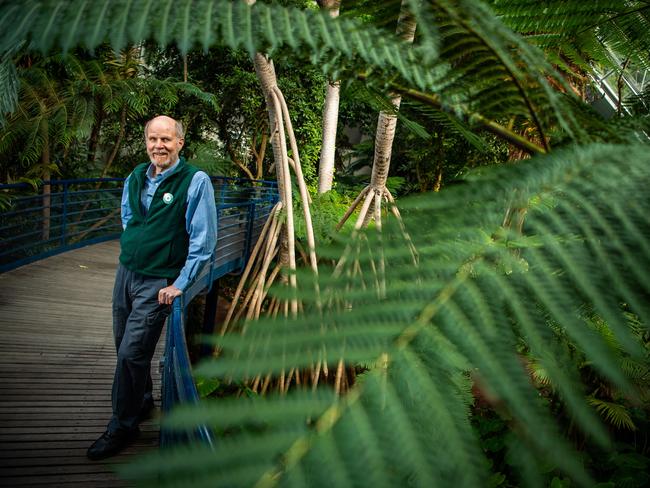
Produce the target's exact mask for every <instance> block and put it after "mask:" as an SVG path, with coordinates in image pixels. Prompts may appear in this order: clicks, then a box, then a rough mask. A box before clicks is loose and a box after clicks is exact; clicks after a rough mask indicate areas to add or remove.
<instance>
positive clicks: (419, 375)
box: [127, 145, 650, 486]
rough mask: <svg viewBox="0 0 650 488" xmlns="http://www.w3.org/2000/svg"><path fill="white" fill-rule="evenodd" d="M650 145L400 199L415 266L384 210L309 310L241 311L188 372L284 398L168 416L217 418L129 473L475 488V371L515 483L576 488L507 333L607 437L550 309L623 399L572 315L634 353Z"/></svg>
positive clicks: (558, 156)
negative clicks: (332, 379) (596, 324)
mask: <svg viewBox="0 0 650 488" xmlns="http://www.w3.org/2000/svg"><path fill="white" fill-rule="evenodd" d="M649 154H650V153H648V151H647V145H637V146H626V151H625V153H624V154H623V153H621V147H620V146H598V145H591V146H583V147H580V148H576V149H572V150H558V151H556V152H555V153H554V154H553V155H549V156H546V157H536V158H534V159H533V160H531V161H529V162H526V163H522V164H520V165H517V166H503V167H498V168H496V167H495V168H489V169H486V170H483V171H482V174H480V175H477V176H474V177H472V178H470V179H468V180H467V181H466V182H465V184H462V185H457V186H454V187H452V188H449V189H448V190H447V191H445V192H442V193H439V194H426V195H422V196H420V197H418V198H414V199H411V200H403V201H402V202H401V205H402V208H403V209H404V213H405V215H404V218H405V221H406V225H407V227H408V229H409V232H410V233H411V235H412V236H413V239H414V243H415V245H416V247H417V249H418V251H419V253H420V254H419V263H418V264H417V265H414V264H413V263H412V261H411V258H410V253H409V252H408V250H407V249H405V247H404V246H403V244H402V241H401V238H400V237H399V236H400V233H401V230H400V229H399V226H397V225H396V222H394V221H392V220H390V219H389V221H388V222H387V225H385V226H384V227H383V230H382V233H381V234H380V235H377V234H376V233H375V232H369V233H368V234H367V238H368V244H367V246H366V245H364V247H363V248H362V249H360V250H359V254H358V255H357V260H356V261H357V263H358V265H357V266H358V267H357V268H356V269H348V270H346V272H344V273H341V274H339V275H336V277H334V275H333V274H332V273H331V272H326V270H325V269H321V272H320V275H319V276H320V279H319V286H320V290H321V295H320V296H319V297H316V296H315V295H314V294H313V293H311V292H310V291H309V289H305V290H301V293H300V299H301V300H302V301H303V302H304V303H306V304H309V303H311V304H312V306H311V307H306V308H307V310H308V311H307V312H306V313H305V314H304V315H302V316H301V317H300V318H299V319H298V320H281V321H277V320H276V321H271V320H259V321H256V322H250V323H248V324H247V326H246V331H245V333H244V334H242V335H236V334H233V335H226V336H224V337H220V338H215V339H213V342H214V343H217V344H218V345H219V346H220V347H221V348H222V354H221V355H220V356H219V357H218V358H216V359H213V360H210V361H207V362H205V363H203V364H202V365H200V366H199V368H198V371H197V373H198V374H200V375H201V376H205V377H213V376H215V377H218V378H221V379H222V380H231V381H235V382H237V381H246V380H250V379H252V378H255V377H257V376H261V377H265V376H266V375H268V374H269V373H273V374H276V375H278V376H279V375H280V374H281V373H282V372H284V373H285V374H286V378H288V379H287V380H286V381H287V383H285V385H286V386H285V388H289V389H290V390H292V391H293V390H295V391H294V393H293V394H289V395H284V396H283V395H280V396H266V397H256V398H248V399H244V398H237V399H234V398H233V399H219V400H218V401H216V402H212V403H205V404H202V405H200V406H199V407H195V408H185V409H179V410H178V412H176V413H175V414H174V415H173V416H172V418H171V419H170V423H169V425H171V426H175V427H176V428H183V429H192V428H194V427H195V426H196V425H197V424H201V423H207V424H209V425H212V426H213V427H214V428H215V429H217V431H219V432H223V433H224V434H223V436H222V438H221V439H220V440H219V443H218V445H217V446H216V448H215V450H214V451H212V450H211V449H210V448H208V447H207V446H192V447H190V448H179V449H177V450H174V451H171V452H168V453H164V452H163V453H160V454H157V455H156V456H155V457H154V458H150V459H149V460H148V461H147V462H143V463H141V464H139V465H137V466H134V467H131V468H130V469H129V470H127V471H128V473H129V475H130V476H135V477H136V478H137V479H139V480H140V481H146V480H151V483H152V484H156V483H158V484H159V485H160V484H161V483H165V482H168V483H169V484H170V485H173V484H174V483H178V482H180V480H186V482H190V481H191V482H192V483H193V484H194V485H196V486H222V485H223V486H233V485H235V486H251V485H255V484H258V485H260V486H275V485H282V486H283V485H285V484H287V485H297V486H321V485H322V486H375V485H378V486H384V485H385V486H401V485H406V484H409V485H415V486H438V485H447V484H450V483H454V484H458V485H460V486H484V485H485V483H486V480H487V478H488V477H489V468H488V466H489V464H488V462H487V461H486V460H485V459H484V455H483V453H482V451H481V449H480V446H479V445H478V444H477V440H476V438H475V437H474V434H473V433H472V429H471V426H470V405H471V404H472V402H473V396H472V395H471V393H470V390H471V388H472V385H474V387H475V388H478V389H479V390H480V391H481V392H482V393H481V396H482V397H484V398H489V400H490V402H491V404H492V405H493V407H494V409H495V410H496V412H497V413H498V414H499V416H500V417H501V418H502V419H504V421H505V422H506V423H507V425H508V426H509V430H510V435H509V436H508V438H506V440H505V441H506V444H507V446H508V452H509V457H510V458H511V459H512V460H513V464H514V465H515V466H518V468H519V470H518V476H519V482H520V483H522V484H530V485H534V486H539V484H540V483H541V482H542V480H543V475H542V474H541V473H542V472H546V471H548V468H549V466H550V467H552V468H555V469H554V471H553V472H554V473H563V475H565V476H568V477H570V478H571V479H573V480H574V482H576V483H578V484H581V485H585V486H589V485H590V484H591V483H593V479H591V478H590V473H588V472H587V471H586V470H585V469H584V466H583V465H582V463H581V461H580V457H579V455H578V454H576V452H575V451H574V448H573V447H572V445H571V443H570V441H569V439H566V438H564V437H563V435H562V433H561V430H560V429H559V427H558V425H557V424H556V421H555V419H554V418H553V417H552V414H551V410H549V408H548V407H547V406H545V405H544V403H542V402H540V401H539V400H540V398H539V396H538V394H537V390H536V389H535V387H534V385H533V383H532V381H531V379H530V377H529V371H528V369H527V368H526V366H525V364H524V362H522V358H521V356H520V355H519V353H518V349H517V347H516V344H517V343H518V342H519V341H520V340H521V339H522V338H523V339H525V341H526V343H527V345H528V347H529V349H530V351H531V353H532V354H534V356H535V357H536V358H537V361H538V363H539V364H540V365H541V366H542V367H543V368H544V371H545V374H546V375H547V376H548V378H550V380H551V381H552V383H553V385H554V387H555V388H556V390H557V394H558V396H559V397H560V398H561V400H562V402H563V404H564V405H565V408H566V409H567V411H568V412H569V414H570V418H571V421H572V423H573V424H574V425H575V426H576V428H578V429H580V430H581V431H582V432H584V433H585V435H586V437H587V438H588V439H589V442H590V443H595V444H596V445H600V446H602V447H604V448H606V449H611V445H610V441H609V435H608V433H607V431H606V429H605V428H603V424H602V423H601V422H600V420H599V418H598V415H597V414H596V413H595V411H594V410H593V409H592V408H591V407H590V405H589V404H588V402H587V400H586V398H585V396H584V395H583V393H582V390H581V387H580V384H581V381H580V370H579V368H578V366H577V365H576V364H575V363H573V362H572V361H571V360H570V358H569V357H567V354H566V350H565V349H564V348H563V347H562V343H561V341H558V340H557V338H556V336H555V332H554V329H553V328H552V327H549V320H551V321H552V322H553V323H555V324H558V326H557V327H559V328H560V329H561V331H562V333H563V334H565V335H566V336H567V337H570V339H571V341H572V342H573V343H574V344H576V345H577V347H579V348H580V350H581V351H584V354H585V357H587V358H589V361H590V364H591V368H593V370H594V371H597V372H598V374H599V375H601V377H602V378H605V379H606V381H607V382H609V383H611V384H613V385H616V387H617V388H619V389H620V390H621V391H625V392H626V394H627V395H630V397H634V395H635V393H634V390H633V389H632V388H631V387H630V382H629V380H628V377H626V375H625V374H624V373H623V371H622V370H621V368H620V366H619V365H618V361H617V358H616V356H615V355H614V354H613V352H612V350H611V348H610V346H609V345H608V341H607V340H605V338H604V337H603V335H602V334H598V333H595V331H594V328H593V327H591V326H587V325H586V324H585V321H584V306H585V304H588V305H589V307H590V308H592V309H593V310H594V311H597V313H598V315H599V316H600V317H606V319H607V324H608V328H609V329H610V330H611V334H612V336H613V337H615V338H616V342H617V344H618V347H620V349H621V350H625V351H626V355H628V357H630V358H634V359H635V360H637V361H641V362H642V363H643V364H645V365H646V366H647V361H648V358H647V356H645V355H644V354H646V353H645V352H644V351H643V350H642V349H640V348H639V345H638V341H637V340H636V339H635V337H634V335H633V334H631V333H630V329H629V327H628V324H627V320H628V315H627V314H628V312H627V310H628V309H629V310H633V311H634V313H635V314H637V317H638V320H637V323H638V324H642V325H641V327H643V328H644V330H647V325H645V324H647V323H648V319H649V316H648V312H649V311H650V310H649V307H648V302H647V300H646V296H647V293H648V291H649V290H650V282H648V279H647V277H646V276H645V273H644V272H643V270H644V269H645V268H646V266H647V264H648V261H650V249H648V246H647V243H646V236H647V233H648V232H649V231H650V221H649V220H648V219H647V217H646V209H647V206H648V201H647V198H646V197H645V192H644V190H643V188H644V187H645V186H646V185H647V182H648V177H650V174H649V172H648V167H650V166H648V162H649V161H650V159H649V158H650V156H649ZM513 194H516V195H518V197H519V198H520V202H521V203H523V202H528V205H527V206H528V217H527V220H526V223H525V230H526V236H525V237H522V236H521V235H519V234H517V233H514V232H509V231H507V230H504V229H503V228H502V227H501V222H502V215H503V208H504V206H506V205H507V204H508V202H509V201H510V200H511V199H512V195H513ZM603 194H607V195H610V198H607V199H602V198H600V195H603ZM617 195H618V196H617ZM623 195H624V196H623ZM341 244H343V243H341ZM514 249H517V250H518V251H519V253H518V254H514V253H513V252H512V251H513V250H514ZM336 253H337V251H336V250H331V254H332V255H335V254H336ZM382 260H383V261H384V262H385V266H380V261H382ZM380 269H382V270H383V274H381V273H380V272H379V271H378V270H380ZM330 271H331V270H330ZM377 281H381V282H383V284H384V285H383V287H382V289H383V293H381V294H380V293H378V287H377V286H376V285H374V283H375V282H377ZM276 293H282V292H281V290H278V291H276ZM317 303H320V304H326V305H325V306H316V304H317ZM624 304H626V305H624ZM309 310H311V311H309ZM341 360H343V361H345V363H346V364H360V365H364V369H366V371H365V372H364V373H363V374H362V376H361V377H359V378H357V381H356V384H355V386H353V387H352V389H351V390H350V391H349V392H348V393H347V394H346V395H344V396H342V397H340V396H336V395H334V394H333V392H332V391H331V390H329V389H328V388H325V389H317V390H312V388H311V387H305V386H303V385H305V384H307V383H308V382H306V381H305V380H306V378H304V377H302V375H303V374H304V373H303V371H309V369H310V367H313V365H315V364H317V363H321V364H326V365H328V367H329V371H330V373H329V374H331V375H338V374H344V375H346V376H347V375H349V374H350V373H349V372H343V373H340V372H337V364H338V363H339V362H340V361H341ZM357 372H358V371H357ZM340 380H341V381H351V378H349V377H347V378H345V377H344V378H341V379H340ZM289 385H290V386H289ZM646 408H647V405H646ZM253 452H254V453H253Z"/></svg>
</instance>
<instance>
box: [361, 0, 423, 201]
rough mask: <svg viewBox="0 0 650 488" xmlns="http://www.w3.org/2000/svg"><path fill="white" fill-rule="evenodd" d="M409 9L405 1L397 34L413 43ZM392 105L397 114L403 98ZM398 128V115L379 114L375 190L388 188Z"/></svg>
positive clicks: (413, 24)
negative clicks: (387, 182)
mask: <svg viewBox="0 0 650 488" xmlns="http://www.w3.org/2000/svg"><path fill="white" fill-rule="evenodd" d="M407 8H408V5H407V2H406V1H403V2H402V6H401V10H400V14H399V19H398V20H397V29H396V32H397V35H398V36H399V37H400V38H401V39H402V40H403V41H406V42H409V43H412V42H413V39H414V38H415V17H413V15H411V13H410V12H409V11H408V10H407ZM391 103H392V105H393V107H395V112H397V111H398V110H399V106H400V104H401V103H402V97H401V96H400V95H397V96H394V97H392V99H391ZM396 127H397V115H395V113H393V112H386V111H384V110H382V111H381V112H379V119H378V121H377V132H376V133H375V156H374V159H373V162H372V176H371V179H370V186H372V187H374V188H379V189H381V188H385V187H386V179H387V178H388V171H389V169H390V157H391V154H392V152H393V140H394V139H395V128H396Z"/></svg>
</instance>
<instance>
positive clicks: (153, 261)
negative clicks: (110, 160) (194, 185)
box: [120, 158, 198, 279]
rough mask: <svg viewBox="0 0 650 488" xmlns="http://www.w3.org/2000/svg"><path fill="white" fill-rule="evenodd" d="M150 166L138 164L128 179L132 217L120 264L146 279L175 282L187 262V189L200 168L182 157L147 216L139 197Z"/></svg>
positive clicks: (154, 200)
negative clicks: (156, 278)
mask: <svg viewBox="0 0 650 488" xmlns="http://www.w3.org/2000/svg"><path fill="white" fill-rule="evenodd" d="M148 167H149V163H143V164H140V165H138V166H137V167H136V168H135V170H133V173H132V174H131V178H129V204H130V206H131V211H132V213H133V214H132V216H131V219H130V220H129V223H128V224H127V226H126V229H125V230H124V232H123V233H122V237H121V238H120V245H121V248H122V252H121V253H120V262H121V263H122V264H123V265H124V267H126V268H127V269H130V270H131V271H134V272H136V273H140V274H142V275H145V276H155V277H158V278H169V279H174V278H176V277H177V276H178V273H179V272H180V270H181V268H182V267H183V265H184V264H185V260H186V259H187V253H188V249H189V235H188V234H187V230H186V228H185V227H186V226H185V212H186V209H187V189H188V188H189V186H190V182H191V181H192V177H193V176H194V174H195V173H196V172H197V171H198V168H195V167H194V166H190V165H189V164H186V163H185V160H184V159H183V158H181V160H180V162H179V163H178V166H177V167H176V170H175V171H174V172H173V173H172V174H171V175H169V176H168V177H167V178H165V180H164V181H163V182H162V183H161V184H160V186H158V188H157V189H156V193H154V196H153V199H152V200H151V205H150V206H149V210H148V211H147V213H146V215H145V214H144V212H143V209H142V204H141V203H140V195H141V193H142V190H143V189H144V183H145V179H146V178H147V175H146V173H147V168H148Z"/></svg>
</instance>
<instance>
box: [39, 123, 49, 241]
mask: <svg viewBox="0 0 650 488" xmlns="http://www.w3.org/2000/svg"><path fill="white" fill-rule="evenodd" d="M41 136H42V137H43V152H42V153H41V164H42V165H43V173H42V175H43V180H45V181H49V180H50V178H52V172H51V170H50V137H49V128H48V123H47V119H44V120H43V124H42V126H41ZM51 195H52V188H51V186H50V185H49V184H45V185H43V227H42V230H43V232H42V238H43V240H44V241H46V240H48V239H49V238H50V225H51V218H50V217H51V213H52V210H51V205H52V196H51Z"/></svg>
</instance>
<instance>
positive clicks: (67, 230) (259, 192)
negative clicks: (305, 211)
mask: <svg viewBox="0 0 650 488" xmlns="http://www.w3.org/2000/svg"><path fill="white" fill-rule="evenodd" d="M211 179H212V183H213V186H214V190H215V200H216V204H217V205H216V206H217V245H216V252H215V255H214V259H213V261H212V262H211V263H210V265H209V266H206V267H205V269H204V270H203V271H202V272H201V274H200V275H199V276H198V277H197V278H196V279H195V280H194V282H193V283H192V284H191V285H190V287H189V288H188V289H187V290H186V291H185V293H184V294H183V295H182V296H181V297H178V298H177V299H176V300H174V304H173V306H172V313H171V314H170V317H169V320H168V322H167V336H166V343H165V352H164V358H163V362H162V363H163V380H162V397H163V400H162V407H163V410H164V411H168V410H170V409H171V408H172V407H173V406H174V405H176V404H179V403H196V402H198V401H199V394H198V392H197V389H196V385H195V383H194V378H193V377H192V366H191V363H190V358H189V353H188V349H187V342H186V337H185V321H186V317H187V307H188V306H189V304H190V303H191V302H192V300H193V299H194V298H195V297H196V296H197V295H198V294H200V293H202V292H203V291H204V290H209V289H210V288H211V287H212V286H213V284H214V282H215V281H216V280H218V279H219V278H221V277H222V276H224V275H226V274H228V273H240V272H241V271H242V270H243V268H244V266H245V265H246V261H247V260H248V257H249V255H250V250H251V249H252V247H253V246H254V244H255V242H256V241H257V238H258V237H259V235H260V233H261V230H262V228H263V226H264V223H265V221H266V219H267V218H268V216H269V214H270V212H271V210H272V208H273V206H274V205H275V203H276V202H277V201H278V190H277V184H276V183H275V182H272V181H261V180H245V179H239V178H229V177H221V176H213V177H211ZM123 182H124V179H123V178H88V179H80V180H58V181H46V182H43V184H42V185H41V186H40V188H39V190H38V192H36V191H35V190H34V188H33V187H32V186H30V185H28V184H21V183H18V184H8V185H0V191H5V192H9V193H11V192H13V194H12V197H11V201H10V208H9V209H7V210H6V211H4V212H0V273H1V272H5V271H8V270H10V269H13V268H16V267H18V266H22V265H24V264H27V263H29V262H32V261H36V260H38V259H43V258H45V257H48V256H51V255H54V254H58V253H61V252H65V251H68V250H70V249H74V248H77V247H81V246H85V245H88V244H94V243H97V242H101V241H106V240H109V239H115V238H117V237H119V235H120V233H121V231H122V226H121V223H120V201H121V194H122V186H123ZM44 187H47V189H48V192H47V193H45V194H44V192H43V188H44ZM188 439H197V440H200V441H202V442H205V443H207V444H209V445H212V444H213V442H214V441H213V434H212V432H211V430H210V428H209V427H208V426H200V427H198V428H197V429H196V431H195V432H193V433H179V432H172V431H169V430H166V429H162V430H161V444H162V445H163V446H164V445H169V444H172V443H175V442H180V441H184V440H188Z"/></svg>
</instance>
